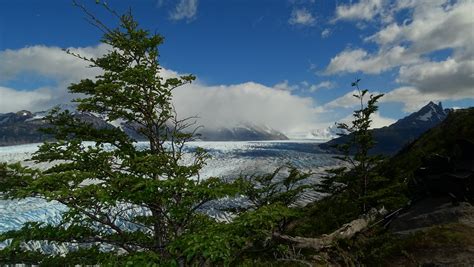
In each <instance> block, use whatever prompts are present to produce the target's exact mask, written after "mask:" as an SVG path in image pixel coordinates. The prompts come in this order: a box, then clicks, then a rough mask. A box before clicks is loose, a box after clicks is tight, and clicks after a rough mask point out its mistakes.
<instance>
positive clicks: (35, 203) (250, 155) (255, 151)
mask: <svg viewBox="0 0 474 267" xmlns="http://www.w3.org/2000/svg"><path fill="white" fill-rule="evenodd" d="M318 144H319V142H317V141H315V140H285V141H232V142H225V141H221V142H209V141H195V142H189V143H187V146H186V150H187V151H192V150H194V149H195V148H197V147H201V148H204V149H205V150H206V151H208V153H209V154H210V156H211V158H210V159H209V160H208V161H207V164H206V165H205V166H204V168H203V169H202V170H201V174H200V175H201V178H208V177H222V178H226V179H232V178H235V177H237V176H239V175H252V174H263V173H270V172H273V171H275V169H276V168H278V167H280V166H283V165H286V164H292V165H293V166H295V167H297V168H298V169H300V170H302V171H311V172H312V173H313V175H312V176H311V177H310V178H309V179H310V180H311V181H310V182H317V181H318V180H319V179H320V178H321V176H323V175H325V170H326V169H328V168H331V167H334V166H335V165H337V164H338V162H337V160H335V159H334V158H333V156H334V155H331V154H327V153H325V151H323V150H321V149H320V148H319V147H318ZM39 145H40V144H28V145H18V146H9V147H0V162H7V163H14V162H21V163H22V164H23V165H26V166H34V167H38V168H40V169H42V168H46V167H48V165H47V164H48V163H41V164H35V163H34V162H32V161H29V159H30V157H31V155H32V153H34V152H35V151H36V150H37V149H38V146H39ZM137 146H139V147H140V146H142V147H146V146H147V144H146V143H140V142H139V143H137ZM318 197H319V195H318V194H316V193H315V192H306V193H305V195H304V196H303V198H304V199H305V200H306V202H309V201H312V200H314V199H317V198H318ZM215 204H216V205H222V203H215ZM65 210H66V207H65V206H63V205H61V204H59V203H57V202H48V201H45V200H42V199H38V198H26V199H19V200H0V233H2V232H5V231H10V230H15V229H19V228H20V227H21V226H22V225H23V224H24V223H25V222H29V221H36V222H45V223H51V224H56V223H58V222H59V220H60V218H61V213H62V212H64V211H65ZM213 210H214V207H208V210H207V212H206V213H208V214H210V215H212V214H213V213H214V212H213ZM1 247H2V245H1V244H0V249H1Z"/></svg>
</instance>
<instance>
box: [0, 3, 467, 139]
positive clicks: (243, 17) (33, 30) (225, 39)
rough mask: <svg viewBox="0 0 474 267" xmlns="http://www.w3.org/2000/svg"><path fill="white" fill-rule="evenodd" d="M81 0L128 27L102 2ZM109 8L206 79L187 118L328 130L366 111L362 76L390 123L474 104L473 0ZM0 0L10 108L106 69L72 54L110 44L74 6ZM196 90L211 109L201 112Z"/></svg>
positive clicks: (1, 84) (168, 61) (381, 119)
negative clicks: (358, 83)
mask: <svg viewBox="0 0 474 267" xmlns="http://www.w3.org/2000/svg"><path fill="white" fill-rule="evenodd" d="M80 2H82V3H84V4H85V5H86V6H87V7H88V8H89V9H90V10H91V11H92V12H93V13H95V14H97V16H98V17H99V18H101V20H103V21H104V22H105V23H106V24H108V25H112V26H113V25H116V21H115V20H114V18H113V17H112V16H110V14H107V12H105V11H104V10H103V8H101V7H100V5H96V4H95V1H94V0H83V1H80ZM108 4H109V5H110V6H111V7H113V8H114V9H115V10H117V11H118V12H120V13H121V12H124V11H126V10H127V9H128V8H129V7H131V8H132V11H133V14H134V15H135V17H136V19H137V20H138V21H139V22H140V24H141V26H142V27H144V28H146V29H149V30H151V31H156V32H159V33H161V34H162V35H164V36H165V44H164V45H163V46H162V47H161V57H160V62H161V64H162V65H163V66H164V68H165V69H166V71H169V73H173V72H176V73H193V74H195V75H196V76H197V77H198V81H197V83H196V84H194V85H193V86H191V87H190V88H188V89H187V90H188V91H184V90H183V92H178V93H177V96H176V98H177V100H176V101H177V103H178V104H179V105H178V107H177V108H178V109H179V108H180V106H181V110H182V111H183V113H184V114H192V113H197V114H199V115H200V116H203V117H204V116H207V117H212V116H214V114H215V113H216V111H219V110H222V109H225V108H226V107H227V109H229V110H223V111H222V112H220V111H219V112H218V113H222V114H225V116H223V117H219V118H212V119H209V120H210V121H216V120H218V121H219V120H220V121H228V120H229V118H232V119H233V120H235V121H243V120H250V121H252V120H253V121H254V122H255V123H262V122H265V123H267V122H268V123H269V125H270V126H272V127H275V128H279V129H281V130H283V131H286V132H291V131H303V130H307V129H310V128H318V127H323V126H325V125H327V124H329V123H332V122H333V121H334V120H342V119H345V118H346V117H347V116H348V115H349V114H350V113H351V110H352V109H353V108H354V107H355V106H354V102H353V101H352V99H351V97H350V96H351V95H352V94H351V90H352V88H351V87H350V82H351V81H352V80H354V79H355V78H361V79H362V86H363V87H364V88H368V89H370V90H373V91H376V92H381V93H386V94H387V95H386V97H384V100H383V101H382V103H380V113H379V114H377V118H376V119H375V120H376V122H377V124H378V125H379V126H383V125H385V124H389V123H390V122H392V121H393V119H398V118H400V117H403V116H405V115H406V114H407V113H409V112H412V111H415V110H417V109H418V108H419V107H421V106H423V105H424V104H426V103H427V102H429V101H430V100H433V101H443V103H444V105H445V106H446V107H466V106H473V105H474V100H473V99H474V78H473V75H472V74H473V73H474V59H473V55H474V51H473V50H474V48H473V40H474V36H473V35H474V18H473V17H474V16H472V13H474V1H471V0H464V1H463V0H459V1H451V0H417V1H414V0H359V1H356V0H353V1H342V0H341V1H337V0H336V1H333V0H258V1H257V0H226V1H218V0H176V1H173V0H153V1H145V0H141V1H108ZM0 5H1V6H2V8H1V9H0V112H7V111H15V110H18V109H21V108H25V109H30V110H40V109H44V108H46V107H47V106H48V105H53V104H57V103H59V102H64V101H67V100H68V99H70V97H69V96H68V95H67V93H65V91H66V89H65V88H66V87H67V84H68V83H70V82H74V81H77V80H78V79H80V78H81V77H83V76H84V75H86V76H87V75H92V76H93V75H94V74H95V73H94V72H93V71H91V70H82V69H84V68H82V67H84V66H83V65H80V64H79V63H77V62H75V61H73V60H72V59H68V58H66V57H67V55H64V54H63V53H61V51H60V48H70V47H73V48H77V49H79V51H83V52H85V53H90V54H91V55H100V53H101V51H102V52H103V51H105V50H104V49H105V48H104V47H101V46H98V45H99V40H100V37H101V33H100V32H99V31H98V30H97V29H96V28H94V27H93V26H91V25H90V24H88V23H87V22H86V21H85V19H84V14H83V13H82V12H81V11H80V10H79V9H78V8H75V7H74V6H73V5H72V2H71V1H67V0H61V1H59V0H57V1H39V0H31V1H26V0H16V1H6V0H0ZM66 65H67V66H66ZM195 97H202V98H203V99H204V100H203V101H204V102H205V105H197V106H198V107H194V108H190V107H189V106H196V105H192V102H191V100H192V99H195ZM188 98H191V99H188ZM217 102H220V103H217ZM227 102H232V103H230V104H229V105H227ZM199 106H201V107H200V108H199ZM285 108H286V109H285ZM218 109H219V110H218ZM248 110H251V111H252V112H247V111H248ZM246 112H247V113H248V114H246ZM267 113H268V114H267ZM252 114H253V115H252Z"/></svg>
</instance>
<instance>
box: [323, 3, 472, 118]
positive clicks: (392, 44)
mask: <svg viewBox="0 0 474 267" xmlns="http://www.w3.org/2000/svg"><path fill="white" fill-rule="evenodd" d="M368 7H372V8H368ZM338 10H339V11H337V12H339V13H337V12H336V13H337V14H338V16H339V17H338V18H340V19H352V20H356V21H357V20H359V21H364V20H372V19H374V18H376V19H379V20H380V22H381V24H380V25H381V29H380V30H379V31H377V32H376V33H375V34H373V35H371V36H368V37H365V38H364V41H365V42H368V43H374V44H375V45H376V46H377V47H376V50H375V51H374V52H368V50H366V49H362V48H352V49H346V50H344V51H342V52H340V53H339V54H337V55H336V56H334V57H333V58H332V59H331V61H330V63H329V65H328V66H327V68H326V70H325V73H326V74H336V73H354V72H364V73H369V74H379V73H382V72H385V71H389V70H393V69H397V68H398V77H397V78H396V81H397V82H398V83H400V85H401V86H402V87H400V88H398V89H396V90H393V91H392V92H390V93H389V94H388V95H391V97H394V98H395V95H396V96H397V97H396V98H397V99H398V100H399V101H400V102H404V103H405V107H406V110H413V108H414V107H418V106H419V105H420V103H421V102H424V101H425V100H428V101H429V100H434V99H435V98H436V99H449V100H455V99H462V98H471V99H472V98H473V97H474V75H473V73H474V34H473V31H472V29H474V16H473V15H472V14H473V13H472V11H473V10H474V1H472V0H458V1H456V0H399V1H372V0H361V1H359V2H358V3H356V4H353V5H344V6H340V7H338ZM356 10H359V11H360V12H361V13H360V16H356V15H355V14H356V12H355V11H356ZM361 10H365V11H361ZM401 10H407V11H408V12H404V13H403V15H399V16H398V18H402V19H403V21H396V20H395V18H396V17H397V14H398V12H400V11H401ZM341 12H342V13H341ZM440 52H441V53H440ZM440 54H441V55H444V56H442V57H440V56H439V55H440ZM406 92H410V93H412V94H415V97H412V95H411V94H405V93H406ZM401 97H404V98H403V99H402V98H401ZM430 98H431V99H430ZM385 99H388V97H385Z"/></svg>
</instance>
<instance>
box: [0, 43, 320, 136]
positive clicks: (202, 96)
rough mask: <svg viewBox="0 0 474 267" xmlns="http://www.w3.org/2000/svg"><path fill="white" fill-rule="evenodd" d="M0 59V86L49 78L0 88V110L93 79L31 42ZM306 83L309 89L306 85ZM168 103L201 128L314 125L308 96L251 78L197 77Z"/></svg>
mask: <svg viewBox="0 0 474 267" xmlns="http://www.w3.org/2000/svg"><path fill="white" fill-rule="evenodd" d="M108 49H109V47H108V46H104V45H98V46H93V47H82V48H70V50H71V51H74V52H76V53H80V54H81V55H83V56H86V57H97V56H100V55H102V54H104V53H105V52H106V51H107V50H108ZM0 62H2V64H0V77H1V78H0V85H1V84H2V82H8V81H10V82H11V81H15V79H21V74H23V73H35V74H38V75H41V76H43V77H47V78H50V79H52V80H54V81H55V85H52V86H47V87H41V88H36V89H33V90H26V89H24V88H8V87H5V86H0V95H1V96H2V97H1V98H0V113H5V112H13V111H18V110H20V109H27V110H31V111H40V110H44V109H47V108H50V107H51V106H53V105H56V104H61V103H66V102H68V101H69V100H70V99H71V98H73V96H72V95H71V94H69V93H67V89H66V88H67V86H68V85H69V84H70V83H71V82H78V81H79V80H80V79H84V78H93V77H95V76H96V75H97V74H99V73H100V70H98V69H91V68H87V65H88V64H87V62H84V61H82V60H80V59H78V58H76V57H73V56H71V55H68V54H66V53H65V52H64V51H63V50H62V49H60V48H58V47H45V46H31V47H26V48H22V49H18V50H5V51H0ZM161 74H162V76H163V77H165V78H168V77H173V76H177V75H179V74H178V73H176V72H174V71H172V70H167V69H162V73H161ZM307 86H308V88H310V85H309V84H308V85H307ZM327 86H328V84H323V85H321V87H327ZM173 102H174V104H175V107H176V109H177V111H178V115H179V116H180V117H188V116H199V117H200V119H199V121H198V123H199V124H203V125H204V126H206V127H218V126H228V125H232V124H235V123H240V122H250V123H255V124H260V125H262V124H264V125H267V126H270V127H272V128H275V129H277V130H281V131H284V132H287V131H297V130H298V131H299V130H301V131H304V130H306V129H310V128H314V127H316V125H317V124H318V118H317V116H316V115H317V114H316V111H315V108H314V105H315V104H314V102H313V100H312V99H311V98H305V97H300V96H297V95H295V94H294V93H293V92H292V91H291V90H282V89H281V88H277V87H269V86H265V85H262V84H259V83H255V82H247V83H242V84H235V85H217V86H214V85H212V86H211V85H206V84H204V83H202V82H201V81H199V80H198V81H196V82H195V83H193V84H191V85H186V86H183V87H180V88H177V89H176V90H175V91H174V100H173Z"/></svg>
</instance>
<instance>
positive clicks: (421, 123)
mask: <svg viewBox="0 0 474 267" xmlns="http://www.w3.org/2000/svg"><path fill="white" fill-rule="evenodd" d="M449 112H451V110H450V109H443V106H442V104H441V103H439V104H435V103H433V102H430V103H428V104H427V105H426V106H424V107H422V108H421V109H420V110H419V111H417V112H415V113H412V114H410V115H409V116H407V117H405V118H403V119H400V120H398V121H397V122H395V123H393V124H392V125H390V126H386V127H383V128H379V129H373V130H372V134H373V137H374V139H375V142H376V144H375V146H374V147H373V148H372V149H371V150H370V153H371V154H384V155H394V154H395V153H397V152H398V151H400V150H401V149H402V148H403V147H404V146H406V145H407V144H410V143H411V142H413V141H414V140H415V139H417V138H418V137H419V136H420V135H421V134H423V133H424V132H426V131H427V130H429V129H431V128H433V127H435V126H437V125H438V124H439V123H441V122H442V121H443V120H444V119H445V118H446V117H447V115H448V113H449ZM349 138H350V136H347V135H346V136H341V137H338V138H335V139H332V140H330V141H329V142H327V143H324V144H321V145H320V147H321V148H323V149H328V150H334V148H333V146H334V145H337V144H342V143H344V142H346V141H347V140H348V139H349Z"/></svg>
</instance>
